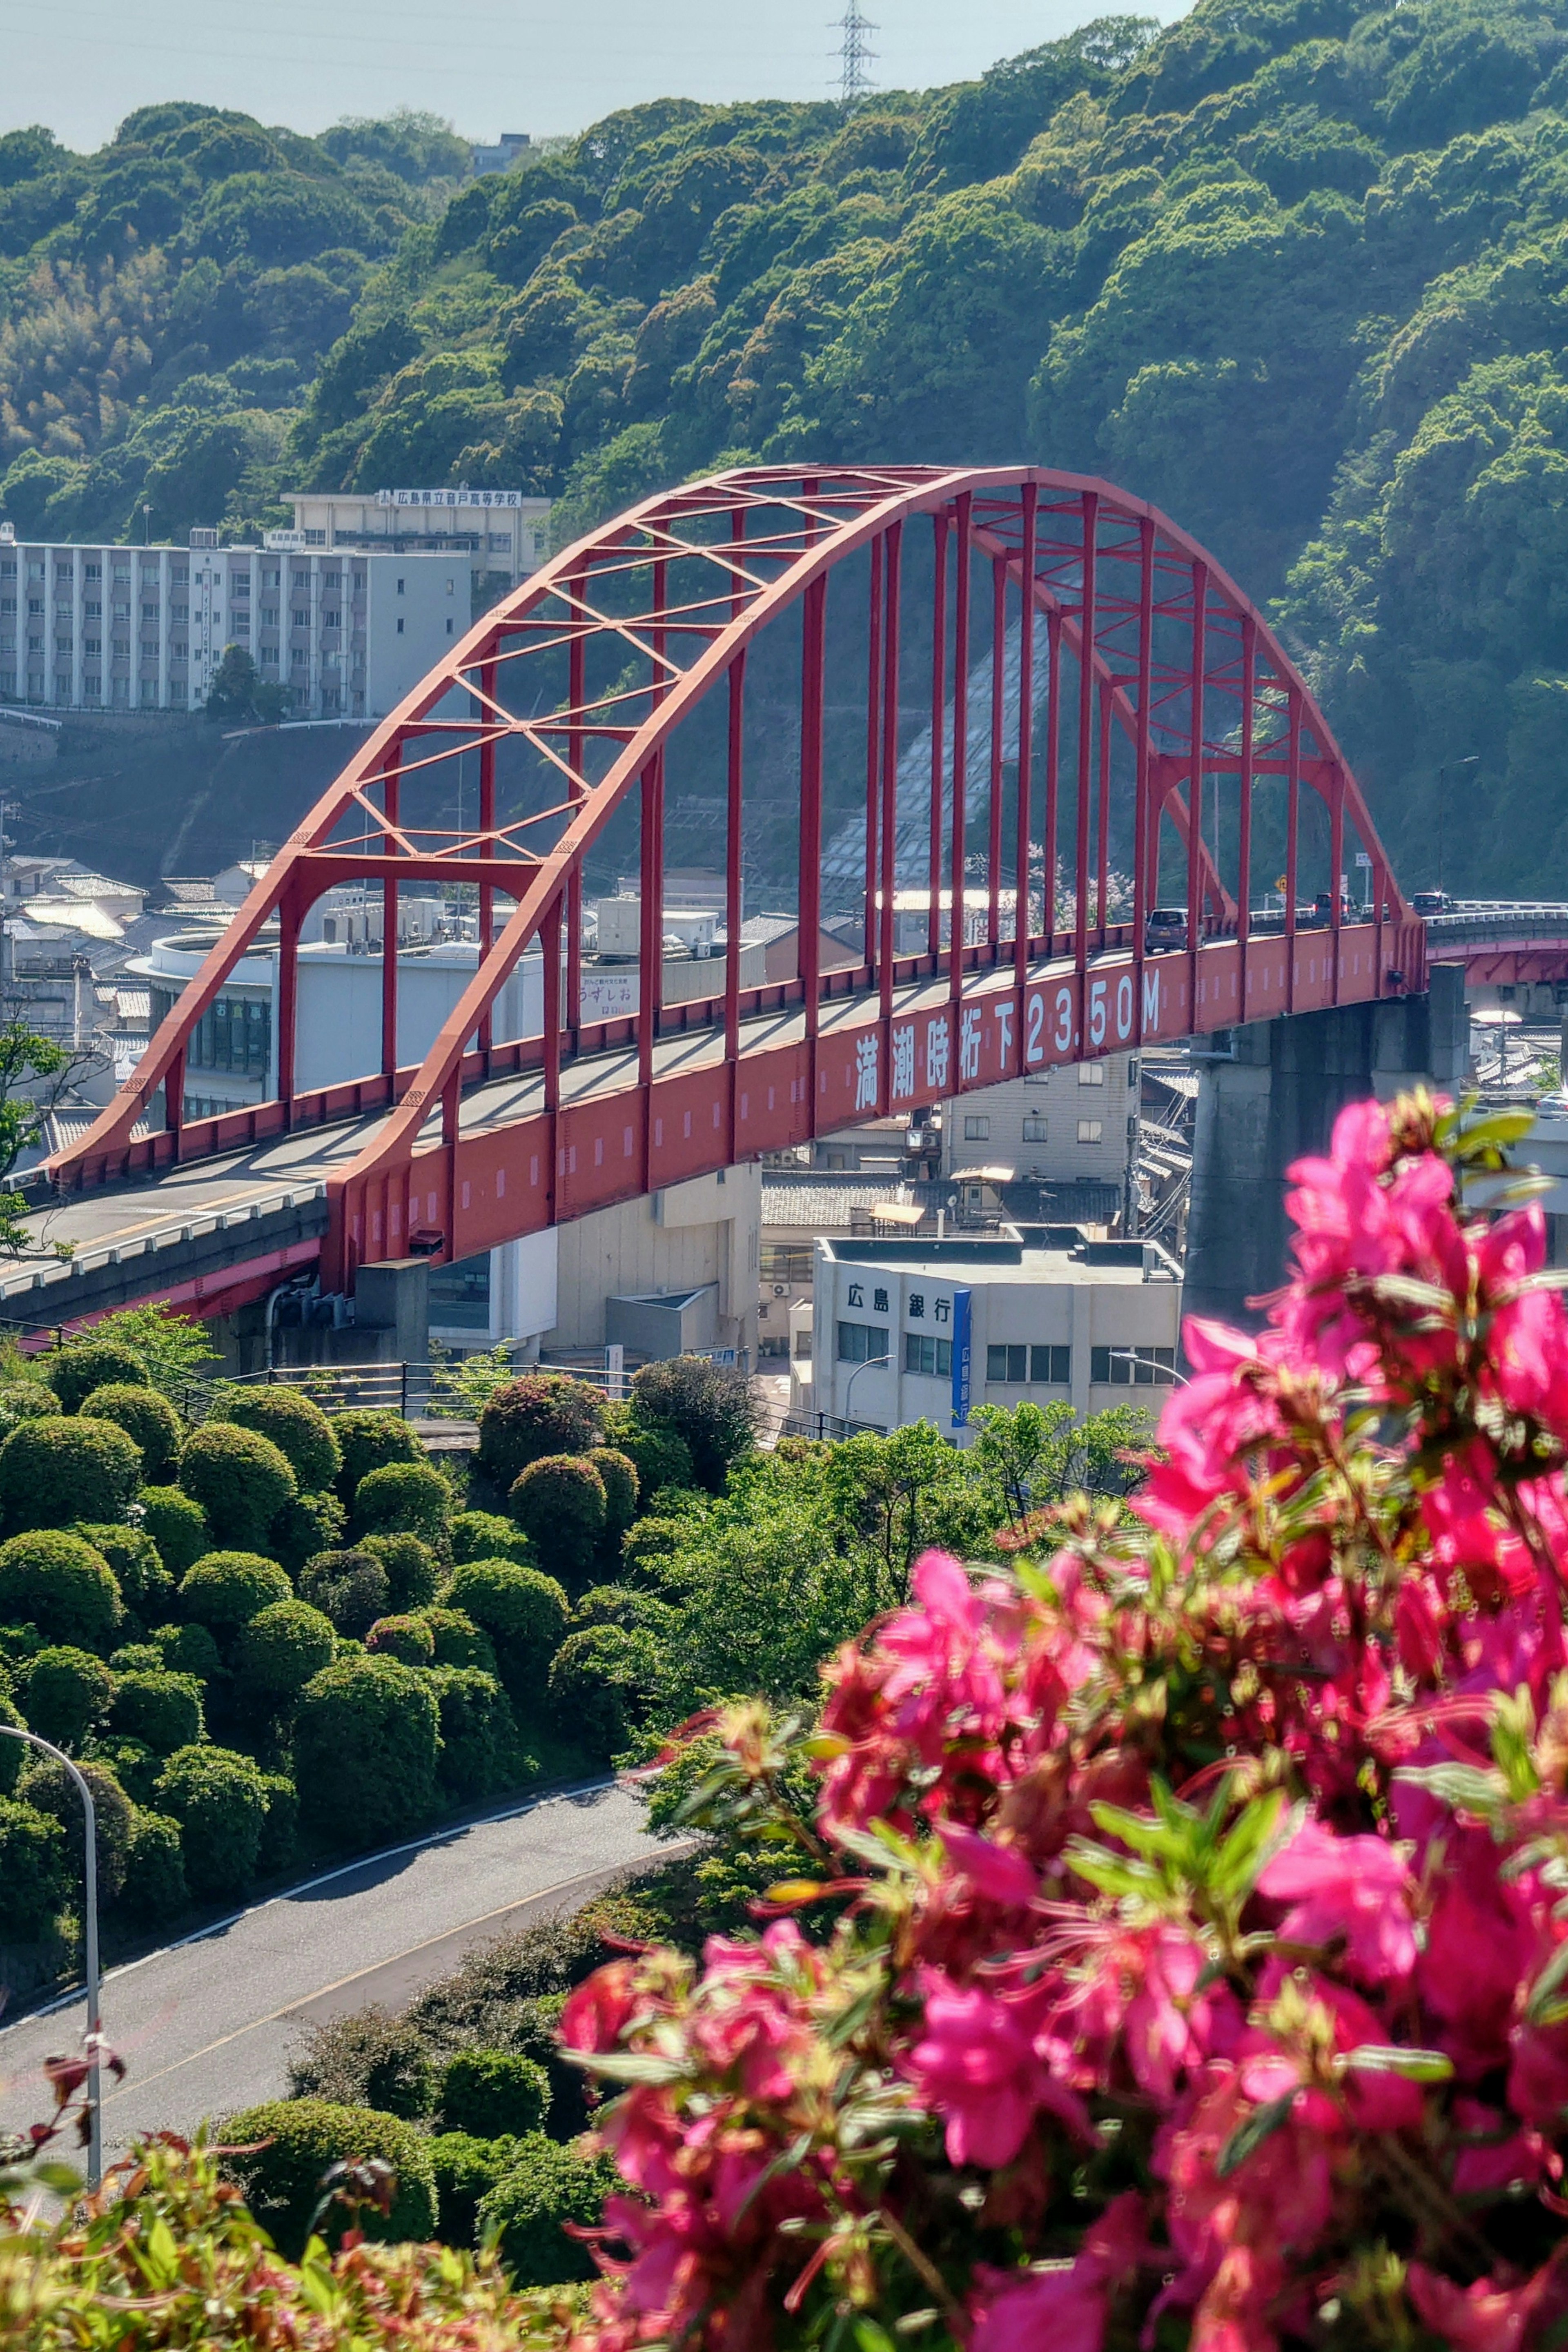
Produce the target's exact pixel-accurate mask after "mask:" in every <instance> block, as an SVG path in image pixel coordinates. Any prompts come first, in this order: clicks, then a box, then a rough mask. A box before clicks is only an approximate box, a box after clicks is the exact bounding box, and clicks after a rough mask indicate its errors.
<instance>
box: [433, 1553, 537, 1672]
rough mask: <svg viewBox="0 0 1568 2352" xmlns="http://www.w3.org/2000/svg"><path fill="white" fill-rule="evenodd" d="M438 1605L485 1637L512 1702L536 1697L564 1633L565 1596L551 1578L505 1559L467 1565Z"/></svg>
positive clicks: (475, 1560) (487, 1560)
mask: <svg viewBox="0 0 1568 2352" xmlns="http://www.w3.org/2000/svg"><path fill="white" fill-rule="evenodd" d="M442 1599H443V1601H445V1603H446V1604H447V1607H448V1608H451V1609H459V1610H461V1611H462V1612H463V1614H464V1615H465V1616H466V1617H471V1618H472V1619H473V1621H474V1622H475V1624H476V1625H478V1626H479V1627H481V1628H482V1630H483V1631H484V1632H485V1633H488V1634H489V1637H490V1639H491V1641H492V1642H493V1643H495V1646H496V1659H497V1663H498V1664H499V1666H500V1675H501V1680H502V1681H503V1682H504V1683H505V1684H506V1685H507V1688H508V1689H509V1690H510V1692H511V1693H512V1695H513V1696H518V1695H519V1694H520V1693H524V1694H527V1695H529V1696H535V1695H537V1694H538V1693H539V1692H541V1691H542V1689H543V1687H544V1680H545V1676H546V1675H547V1674H548V1672H549V1669H550V1661H551V1659H552V1657H553V1656H554V1654H555V1652H556V1650H557V1648H558V1647H559V1646H560V1642H561V1637H562V1635H563V1633H564V1632H565V1630H566V1607H567V1604H566V1595H565V1593H564V1592H563V1590H562V1588H561V1586H560V1585H559V1584H557V1582H556V1581H555V1579H554V1578H553V1577H552V1576H545V1575H543V1574H542V1572H541V1571H540V1570H538V1569H537V1568H520V1567H519V1566H518V1564H517V1562H516V1561H515V1560H511V1559H470V1560H467V1561H465V1562H464V1564H463V1566H462V1567H461V1568H459V1569H458V1570H457V1571H456V1572H455V1574H454V1575H453V1578H452V1581H451V1582H450V1584H449V1585H448V1586H447V1590H446V1591H445V1592H444V1593H443V1595H442Z"/></svg>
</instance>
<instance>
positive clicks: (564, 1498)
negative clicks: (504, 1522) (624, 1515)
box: [507, 1454, 629, 1584]
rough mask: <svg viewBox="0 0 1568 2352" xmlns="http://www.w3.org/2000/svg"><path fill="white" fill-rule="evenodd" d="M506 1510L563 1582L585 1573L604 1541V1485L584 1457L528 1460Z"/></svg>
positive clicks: (552, 1456) (543, 1562)
mask: <svg viewBox="0 0 1568 2352" xmlns="http://www.w3.org/2000/svg"><path fill="white" fill-rule="evenodd" d="M628 1466H629V1465H628ZM507 1507H508V1509H509V1510H510V1513H511V1515H512V1517H513V1518H514V1519H515V1520H516V1521H517V1524H518V1526H519V1527H520V1528H521V1529H522V1531H523V1534H524V1535H525V1536H526V1537H527V1538H528V1540H529V1542H530V1543H531V1545H532V1546H533V1549H534V1550H535V1552H536V1553H537V1554H538V1556H539V1562H540V1565H541V1567H542V1568H543V1569H545V1570H548V1571H549V1572H550V1573H551V1574H552V1575H553V1576H558V1577H560V1578H561V1579H562V1580H563V1582H564V1583H567V1584H571V1583H573V1582H574V1581H575V1580H577V1579H578V1578H580V1577H583V1576H585V1575H586V1574H587V1572H588V1570H589V1569H591V1568H592V1566H593V1565H594V1561H595V1558H596V1557H597V1554H598V1550H599V1546H600V1544H601V1543H602V1542H603V1540H604V1535H605V1517H606V1510H605V1482H604V1480H603V1479H602V1478H601V1477H600V1475H599V1474H598V1472H597V1470H595V1467H594V1465H593V1463H592V1462H591V1461H590V1460H589V1459H588V1457H587V1455H586V1454H545V1455H544V1456H543V1458H542V1460H540V1461H538V1462H531V1463H530V1464H529V1466H528V1468H527V1469H526V1470H525V1471H524V1472H523V1473H522V1475H521V1477H520V1478H519V1479H518V1480H517V1482H516V1484H515V1485H514V1486H513V1487H512V1490H511V1492H510V1495H509V1496H507Z"/></svg>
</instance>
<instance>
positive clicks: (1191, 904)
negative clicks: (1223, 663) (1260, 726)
mask: <svg viewBox="0 0 1568 2352" xmlns="http://www.w3.org/2000/svg"><path fill="white" fill-rule="evenodd" d="M1208 593H1209V575H1208V566H1207V565H1206V564H1205V563H1204V562H1202V560H1201V559H1200V560H1198V561H1197V562H1194V565H1193V567H1192V594H1193V625H1192V635H1191V646H1192V667H1191V670H1190V673H1189V681H1188V694H1189V697H1190V700H1189V704H1188V710H1187V1004H1188V1007H1189V1011H1190V1012H1195V1011H1196V1009H1197V1002H1198V945H1199V941H1200V940H1201V939H1202V938H1203V936H1204V933H1203V907H1204V898H1203V843H1204V683H1205V669H1206V665H1207V660H1208Z"/></svg>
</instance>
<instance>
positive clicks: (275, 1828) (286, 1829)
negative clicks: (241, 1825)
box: [256, 1772, 300, 1878]
mask: <svg viewBox="0 0 1568 2352" xmlns="http://www.w3.org/2000/svg"><path fill="white" fill-rule="evenodd" d="M261 1786H262V1789H263V1791H264V1792H265V1795H266V1798H267V1818H266V1820H265V1821H264V1822H262V1824H261V1851H260V1853H258V1855H257V1857H256V1866H257V1869H258V1871H259V1872H260V1874H261V1875H262V1877H263V1878H275V1877H276V1876H277V1875H278V1874H279V1871H284V1870H287V1869H288V1868H289V1865H290V1864H291V1863H292V1862H293V1860H294V1858H295V1856H296V1854H297V1853H298V1852H299V1850H300V1792H299V1790H298V1789H296V1788H295V1786H294V1783H293V1781H292V1780H289V1776H288V1774H287V1773H286V1772H263V1774H262V1776H261Z"/></svg>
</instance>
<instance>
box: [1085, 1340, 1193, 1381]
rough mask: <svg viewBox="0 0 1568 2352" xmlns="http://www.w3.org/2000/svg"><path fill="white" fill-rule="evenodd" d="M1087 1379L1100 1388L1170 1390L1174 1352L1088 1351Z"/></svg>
mask: <svg viewBox="0 0 1568 2352" xmlns="http://www.w3.org/2000/svg"><path fill="white" fill-rule="evenodd" d="M1089 1379H1090V1380H1091V1381H1095V1382H1096V1383H1097V1384H1098V1385H1099V1386H1100V1387H1103V1388H1112V1389H1132V1388H1138V1389H1168V1388H1173V1387H1174V1386H1175V1381H1176V1351H1175V1349H1174V1348H1091V1349H1089Z"/></svg>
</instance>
